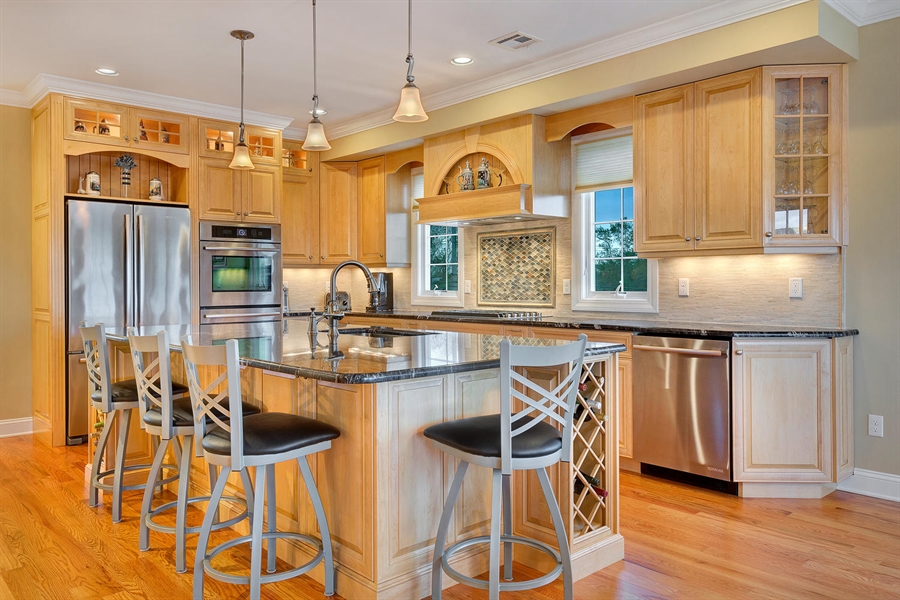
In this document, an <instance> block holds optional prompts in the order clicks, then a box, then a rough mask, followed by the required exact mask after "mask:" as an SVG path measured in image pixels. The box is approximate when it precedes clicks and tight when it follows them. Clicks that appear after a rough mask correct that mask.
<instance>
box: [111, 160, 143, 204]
mask: <svg viewBox="0 0 900 600" xmlns="http://www.w3.org/2000/svg"><path fill="white" fill-rule="evenodd" d="M113 165H114V166H116V167H119V168H120V169H122V196H124V197H125V198H127V197H128V190H129V189H131V170H132V169H133V168H135V167H136V166H137V164H135V162H134V157H133V156H131V155H130V154H123V155H122V156H120V157H119V158H117V159H116V162H114V163H113Z"/></svg>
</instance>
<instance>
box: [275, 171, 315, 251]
mask: <svg viewBox="0 0 900 600" xmlns="http://www.w3.org/2000/svg"><path fill="white" fill-rule="evenodd" d="M281 201H282V202H281V251H282V256H283V260H284V266H286V267H288V266H299V265H317V264H319V179H318V177H295V176H288V177H286V178H285V180H284V183H283V184H282V199H281Z"/></svg>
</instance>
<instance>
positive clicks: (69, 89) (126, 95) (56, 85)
mask: <svg viewBox="0 0 900 600" xmlns="http://www.w3.org/2000/svg"><path fill="white" fill-rule="evenodd" d="M0 92H2V95H0V101H2V103H3V104H7V102H6V100H7V96H9V99H10V102H9V103H10V104H12V105H13V106H23V107H25V108H31V107H33V106H34V105H35V104H37V102H38V100H40V99H41V98H43V97H44V96H46V95H47V94H48V93H50V92H55V93H58V94H65V95H68V96H86V97H88V98H93V99H95V100H101V101H104V102H119V103H123V104H130V105H132V106H141V107H143V108H150V109H153V110H163V111H167V112H177V113H184V114H188V115H194V116H197V117H205V118H209V119H220V120H223V121H240V119H241V111H240V108H235V107H233V106H224V105H221V104H211V103H209V102H200V101H198V100H188V99H185V98H176V97H175V96H166V95H163V94H156V93H153V92H144V91H141V90H133V89H130V88H123V87H118V86H114V85H106V84H103V83H95V82H92V81H82V80H80V79H71V78H69V77H59V76H58V75H48V74H47V73H40V74H39V75H38V76H37V77H35V78H34V79H32V80H31V83H29V84H28V85H27V86H25V89H24V90H23V91H21V92H16V91H14V90H0ZM17 101H18V102H19V104H15V102H17ZM293 121H294V118H293V117H282V116H279V115H271V114H268V113H262V112H256V111H252V110H245V111H244V122H245V123H247V124H249V125H259V126H261V127H271V128H273V129H284V128H285V127H287V126H288V125H290V124H291V123H292V122H293Z"/></svg>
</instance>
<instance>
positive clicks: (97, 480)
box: [91, 464, 178, 492]
mask: <svg viewBox="0 0 900 600" xmlns="http://www.w3.org/2000/svg"><path fill="white" fill-rule="evenodd" d="M151 466H152V465H128V466H126V467H123V468H122V472H123V473H128V472H129V471H149V470H150V467H151ZM160 469H165V470H168V471H178V467H176V466H175V465H169V464H166V465H162V466H161V467H160ZM115 474H116V471H115V469H110V470H108V471H101V472H100V473H97V474H96V475H94V476H93V477H91V481H92V482H93V484H94V487H95V488H97V489H98V490H104V491H106V492H111V491H112V490H113V484H111V483H103V482H102V481H101V480H102V479H103V478H104V477H112V476H113V475H115ZM173 481H178V473H175V475H172V476H171V477H168V478H166V479H160V480H159V481H157V482H156V486H155V487H160V486H163V485H168V484H170V483H172V482H173ZM146 487H147V483H146V482H144V483H135V484H132V485H123V486H122V491H123V492H131V491H134V490H143V489H144V488H146Z"/></svg>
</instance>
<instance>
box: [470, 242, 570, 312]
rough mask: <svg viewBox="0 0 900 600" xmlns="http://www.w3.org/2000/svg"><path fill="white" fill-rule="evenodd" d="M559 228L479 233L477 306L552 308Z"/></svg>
mask: <svg viewBox="0 0 900 600" xmlns="http://www.w3.org/2000/svg"><path fill="white" fill-rule="evenodd" d="M555 261H556V228H555V227H547V228H543V229H527V230H522V231H498V232H494V233H480V234H478V304H490V305H494V306H496V305H507V306H553V305H554V300H555V295H554V290H555V289H556V272H555V269H554V266H555Z"/></svg>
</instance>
